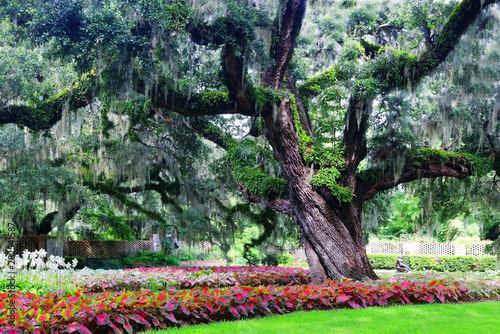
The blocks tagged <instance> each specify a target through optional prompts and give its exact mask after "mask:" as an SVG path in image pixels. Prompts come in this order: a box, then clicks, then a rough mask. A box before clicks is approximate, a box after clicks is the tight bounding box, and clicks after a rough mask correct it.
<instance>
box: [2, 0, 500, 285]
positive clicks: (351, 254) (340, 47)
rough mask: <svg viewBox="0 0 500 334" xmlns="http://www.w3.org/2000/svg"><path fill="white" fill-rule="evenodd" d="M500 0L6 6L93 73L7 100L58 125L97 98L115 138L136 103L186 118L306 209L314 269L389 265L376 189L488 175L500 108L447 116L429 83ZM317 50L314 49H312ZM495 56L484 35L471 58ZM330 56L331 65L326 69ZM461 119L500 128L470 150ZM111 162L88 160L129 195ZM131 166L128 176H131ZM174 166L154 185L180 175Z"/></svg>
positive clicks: (43, 125) (263, 188)
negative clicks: (108, 167)
mask: <svg viewBox="0 0 500 334" xmlns="http://www.w3.org/2000/svg"><path fill="white" fill-rule="evenodd" d="M493 3H495V1H479V0H477V1H473V0H464V1H461V2H456V3H455V2H453V3H450V4H441V5H437V4H435V3H434V2H430V1H429V2H427V1H424V2H417V3H414V4H413V3H412V4H411V5H414V6H415V7H416V9H415V10H412V11H409V9H411V8H412V7H413V6H410V7H408V6H407V5H404V4H400V3H397V2H394V3H391V4H379V3H377V2H372V3H370V4H369V5H365V4H364V3H363V4H361V3H359V4H358V3H357V2H354V1H341V2H335V3H334V4H333V5H334V6H335V7H334V8H335V9H334V10H332V4H330V3H329V4H328V7H325V4H324V3H323V2H322V1H314V2H311V4H310V5H311V7H310V8H308V13H309V15H311V16H309V17H308V16H306V1H304V0H288V1H279V2H272V1H270V2H265V3H259V2H256V3H255V4H252V5H249V4H248V2H247V1H242V2H240V1H235V2H230V3H227V2H225V1H221V2H218V1H213V2H209V3H205V2H204V3H203V4H202V3H198V2H197V1H190V2H189V3H187V2H183V1H169V2H165V1H148V2H144V1H139V0H137V1H129V2H127V3H126V5H125V3H123V2H119V1H112V0H109V1H99V2H95V3H94V2H91V3H88V2H82V1H78V0H72V1H60V2H59V1H57V2H54V3H39V2H38V1H27V2H26V4H24V3H23V4H18V3H17V2H16V3H14V4H5V6H3V7H2V8H3V9H2V11H3V13H2V14H3V15H4V16H7V17H9V18H10V21H9V22H10V23H9V24H8V26H9V29H11V30H12V35H13V36H14V37H12V39H13V41H14V44H16V43H18V41H21V40H22V41H24V40H26V38H27V37H28V38H29V39H30V40H31V41H33V42H35V43H36V44H37V45H41V46H42V45H43V46H44V47H45V48H46V50H48V51H47V52H48V53H47V55H50V56H51V57H57V59H62V61H63V62H65V63H66V64H67V63H72V64H74V67H75V69H77V70H78V71H81V72H82V73H87V75H86V76H85V77H84V78H83V79H82V80H81V81H80V82H79V83H75V84H73V85H72V86H70V89H67V90H66V91H62V93H60V94H59V95H55V96H54V97H52V98H50V99H46V100H43V101H36V100H35V101H29V99H21V101H22V102H21V103H19V101H16V100H9V101H8V102H7V103H6V104H5V106H4V107H2V109H0V122H1V123H16V124H20V125H24V126H27V127H29V128H31V129H33V130H44V129H49V128H51V127H52V126H54V124H56V123H58V122H59V121H60V120H61V118H62V117H63V116H62V114H63V113H62V112H61V110H64V109H62V106H68V107H69V109H70V110H74V109H77V108H79V107H84V106H86V107H87V108H89V107H92V108H97V109H98V110H99V112H100V114H101V115H103V117H102V120H103V123H105V124H106V126H105V127H103V135H104V136H105V135H106V130H107V129H108V127H112V126H113V124H115V121H114V120H112V119H111V117H110V116H111V115H112V114H114V113H116V112H118V114H119V112H120V111H122V110H123V111H124V112H123V114H126V112H127V110H133V111H134V112H133V113H132V114H130V113H128V114H127V116H128V120H129V121H130V122H131V127H132V128H133V127H135V126H136V125H137V124H139V125H141V124H148V123H149V124H150V126H151V127H158V129H159V131H158V132H159V133H156V135H157V136H158V137H160V136H161V134H160V133H161V131H162V130H163V128H162V127H163V126H166V124H174V123H175V124H177V125H178V126H182V127H184V128H185V129H188V130H189V131H192V132H193V133H196V134H198V135H200V136H203V137H204V138H206V139H208V140H211V141H212V142H214V143H215V144H217V145H218V146H219V147H221V148H223V149H224V150H226V152H227V153H226V160H227V162H228V164H229V167H230V168H231V169H232V171H233V178H234V180H235V181H236V184H237V185H238V188H239V189H240V191H241V192H242V193H243V195H244V196H245V197H246V199H247V200H248V201H249V202H251V203H259V204H261V205H264V206H267V207H268V208H270V209H272V210H274V211H277V212H281V213H283V214H287V215H289V216H291V217H293V218H294V220H295V221H296V223H297V225H298V226H299V229H300V232H301V238H302V242H303V245H304V248H305V250H306V254H307V257H308V261H309V264H310V267H311V272H312V275H313V280H314V281H315V282H320V281H323V280H324V279H325V278H326V277H330V278H335V279H338V278H344V277H350V278H354V279H366V278H375V277H376V275H375V273H374V272H373V270H372V269H371V267H370V265H369V263H368V259H367V257H366V252H365V250H364V237H363V231H362V225H361V216H362V211H363V204H364V203H365V202H366V201H367V200H369V199H371V198H373V197H374V196H375V195H376V194H378V193H380V192H382V191H385V190H388V189H391V188H394V187H395V186H397V185H398V184H401V183H406V182H410V181H413V180H417V179H421V178H435V177H441V176H447V177H453V178H460V179H462V178H465V177H467V176H471V175H477V176H479V177H483V176H485V175H486V174H487V173H488V172H489V171H490V170H491V169H492V168H494V166H493V164H492V161H493V160H494V159H497V158H496V149H495V148H496V146H497V142H498V128H497V124H498V122H497V120H498V113H497V108H496V107H493V108H492V109H488V108H487V107H486V108H484V109H479V110H475V109H473V106H468V105H467V104H464V105H461V106H460V108H462V110H463V111H464V112H463V113H460V116H461V117H462V116H463V115H466V114H472V115H474V116H475V117H474V118H473V119H470V120H468V121H464V122H463V123H459V122H458V121H456V122H455V120H454V116H455V115H454V114H453V113H452V111H453V110H455V109H456V107H457V104H456V103H442V104H438V108H437V109H436V112H435V113H427V112H426V111H428V108H427V109H426V108H425V105H426V104H425V100H428V99H429V97H431V96H432V95H433V94H429V89H438V88H439V86H438V82H439V80H438V79H439V78H440V76H442V75H444V74H446V72H447V66H448V68H449V67H450V66H451V67H452V70H453V69H454V66H455V63H451V65H450V63H449V62H447V59H450V57H451V58H452V57H455V56H454V55H456V54H457V52H456V51H455V52H453V53H452V51H453V50H454V49H455V48H456V46H460V45H461V43H462V42H461V41H462V39H464V38H465V39H467V38H471V39H472V40H487V35H488V34H493V33H492V32H493V31H494V28H495V22H496V18H495V15H494V12H493V11H488V10H487V9H486V8H487V7H488V6H490V5H491V4H493ZM35 8H36V10H35ZM326 8H328V13H333V14H328V15H329V16H328V15H326V14H325V13H326V12H327V11H326ZM195 9H197V10H195ZM270 13H273V16H274V13H276V14H275V16H274V19H273V18H271V17H270V16H271V15H270ZM388 13H390V14H391V15H389V14H388ZM311 18H313V19H311ZM477 18H479V19H477ZM302 26H305V27H307V28H308V29H313V28H314V29H316V32H315V34H318V35H319V36H323V37H324V39H325V42H324V43H318V42H317V40H316V39H315V40H314V44H311V43H310V42H308V41H307V40H306V39H307V37H309V36H308V35H304V36H305V37H304V38H305V39H304V40H301V39H300V38H299V36H300V35H299V34H300V30H301V27H302ZM467 30H471V32H470V34H466V35H464V34H465V33H466V31H467ZM462 36H465V37H464V38H461V37H462ZM483 38H484V39H483ZM320 39H321V38H320ZM301 42H302V43H305V44H307V46H304V45H301V44H300V43H301ZM297 43H299V44H297ZM297 45H298V46H301V47H300V48H296V46H297ZM323 46H326V48H324V47H323ZM311 48H312V49H313V50H316V51H315V52H314V53H313V54H304V53H302V51H306V52H307V51H308V50H311ZM294 54H295V57H293V56H294ZM489 54H491V52H490V53H489V51H488V49H487V48H486V49H485V45H484V44H481V43H477V45H476V47H475V49H474V52H471V53H470V55H471V58H470V59H469V62H474V61H476V60H478V59H479V60H483V59H485V58H487V56H488V55H489ZM214 59H220V61H219V62H217V63H216V62H214ZM292 59H293V61H292ZM458 63H459V62H458V61H457V64H458ZM306 64H311V67H309V66H307V65H306ZM462 64H467V61H465V62H462V61H460V65H457V71H458V73H459V74H460V73H462V72H463V71H464V69H466V68H467V66H464V67H462ZM316 68H319V69H321V70H322V71H321V73H320V74H318V75H316V76H315V73H314V71H313V69H316ZM473 69H474V68H473ZM478 71H480V67H479V68H478ZM471 73H473V72H471ZM474 73H475V72H474ZM316 74H317V73H316ZM463 79H464V82H462V83H461V86H465V87H466V86H467V85H469V87H472V86H473V85H472V84H471V83H474V80H472V79H474V77H473V76H468V77H467V76H465V77H464V78H463ZM448 84H449V82H447V85H448ZM429 87H430V88H429ZM490 87H491V86H490ZM493 87H494V86H493ZM431 92H432V90H431ZM470 92H471V91H470V90H463V96H465V97H467V98H469V97H470V96H471V95H470ZM449 93H450V92H443V95H442V96H443V97H444V101H445V102H446V101H458V100H460V99H458V100H455V99H454V100H448V95H449ZM454 98H457V97H456V96H455V97H454ZM463 100H466V99H463ZM23 102H24V103H23ZM417 102H418V104H417ZM127 105H128V106H129V107H127ZM417 105H418V107H415V106H417ZM434 105H435V104H434V103H432V106H434ZM113 108H115V109H113ZM460 108H459V109H460ZM110 110H115V111H110ZM422 112H423V113H422ZM222 114H233V115H236V114H239V115H243V116H246V117H248V118H249V120H250V122H251V123H250V126H249V128H250V134H251V135H252V136H259V135H263V136H264V137H265V139H266V141H267V143H266V142H263V141H262V140H254V139H252V138H250V137H248V138H242V135H241V133H240V134H239V136H237V135H235V133H234V132H232V131H231V129H230V128H229V129H228V128H224V126H223V125H224V124H225V122H224V118H221V117H220V116H218V115H222ZM425 114H430V116H433V114H435V115H441V123H438V124H439V125H438V126H434V127H435V128H439V129H440V131H437V132H436V131H434V132H426V131H425V130H423V131H416V130H417V129H418V126H419V125H422V126H421V127H420V128H421V129H429V128H432V127H433V125H435V124H436V123H435V122H436V120H435V119H432V118H431V119H429V118H426V117H429V115H427V116H426V115H425ZM461 119H462V118H461ZM116 121H120V120H119V119H117V120H116ZM161 122H163V124H162V125H160V124H159V123H161ZM479 122H482V124H480V125H481V126H478V124H479ZM155 124H157V125H155ZM462 127H464V128H466V129H468V128H469V127H470V128H471V130H470V131H468V132H467V135H468V136H469V137H470V138H471V139H472V138H473V137H474V136H476V138H479V137H480V134H482V136H483V138H488V145H487V146H485V145H483V143H482V142H481V141H479V142H477V145H475V147H476V149H475V150H473V149H471V147H467V145H466V144H468V143H465V141H464V137H462V138H460V137H461V136H462V134H464V133H465V131H464V130H463V129H462V130H459V129H461V128H462ZM134 138H137V137H134ZM149 138H151V137H149ZM456 138H457V140H456V141H455V139H456ZM138 140H139V141H142V142H143V143H145V144H148V142H147V141H145V140H141V137H140V136H138ZM471 142H472V140H471ZM474 142H476V141H474ZM150 146H151V145H150ZM270 148H271V149H272V157H271V156H270V155H269V154H267V153H266V152H270ZM453 150H457V152H453ZM488 156H490V159H488V158H487V157H488ZM273 158H274V159H273ZM120 166H121V167H123V164H122V163H119V164H118V165H117V167H118V170H119V167H120ZM133 167H139V166H133V164H132V169H134V168H133ZM141 167H142V166H141ZM82 170H83V169H82ZM150 170H153V169H150ZM87 171H88V169H87ZM103 174H104V176H105V173H99V174H94V173H92V174H91V173H89V172H86V173H85V175H84V180H86V181H85V182H86V185H87V186H89V187H92V184H93V183H95V184H96V185H95V188H96V190H99V191H101V192H105V193H108V194H111V193H113V194H114V195H115V196H116V197H117V198H120V197H121V201H122V202H123V203H127V201H128V199H127V198H126V197H123V196H120V195H119V193H117V189H121V190H124V189H122V188H117V186H120V183H116V182H115V183H114V184H108V183H106V182H101V181H105V179H102V175H103ZM138 174H139V173H138ZM138 174H137V175H138ZM140 174H141V175H148V173H140ZM122 175H123V174H122ZM132 175H133V173H132V174H130V175H129V176H128V177H126V178H122V179H121V180H119V181H120V182H122V183H123V184H124V185H126V186H127V187H129V188H132V187H133V186H134V185H135V183H134V182H135V181H134V180H135V179H136V178H131V177H130V176H132ZM162 175H163V177H162V178H161V180H158V179H157V180H155V182H154V183H155V186H157V185H158V184H162V182H166V180H167V179H168V178H167V175H164V174H162ZM151 179H154V178H151ZM115 180H116V179H115ZM143 184H144V182H143ZM121 193H123V192H121ZM164 194H166V193H164ZM128 203H129V204H131V203H130V202H128ZM265 212H266V210H265V209H263V210H262V211H261V214H265ZM157 218H158V220H159V219H160V217H157Z"/></svg>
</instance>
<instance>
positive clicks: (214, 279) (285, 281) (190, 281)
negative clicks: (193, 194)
mask: <svg viewBox="0 0 500 334" xmlns="http://www.w3.org/2000/svg"><path fill="white" fill-rule="evenodd" d="M75 282H77V283H76V284H77V286H78V287H80V288H81V289H83V290H84V291H87V292H104V291H122V290H140V289H151V290H162V289H166V288H169V287H174V288H176V289H190V288H194V287H210V288H215V287H227V286H258V285H294V284H307V283H310V276H309V271H308V270H305V269H301V268H282V267H212V268H200V267H186V268H184V267H181V268H170V267H169V268H136V269H127V270H125V271H122V270H113V271H100V272H99V271H98V272H96V271H81V272H79V273H78V274H77V275H76V276H75Z"/></svg>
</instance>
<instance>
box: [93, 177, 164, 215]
mask: <svg viewBox="0 0 500 334" xmlns="http://www.w3.org/2000/svg"><path fill="white" fill-rule="evenodd" d="M84 185H85V186H87V187H89V188H90V189H92V190H95V191H99V192H101V193H103V194H106V195H109V196H111V197H113V198H116V199H117V200H118V201H119V202H120V203H122V204H123V205H124V206H126V207H127V208H130V209H134V210H137V211H138V212H141V213H143V214H145V215H146V216H147V217H149V218H151V219H153V220H156V221H157V222H159V223H160V224H161V225H167V224H168V223H167V221H166V220H165V218H164V217H163V215H161V214H160V213H158V212H155V211H151V210H148V209H146V208H143V207H142V206H141V205H139V203H137V202H135V201H132V200H131V199H129V198H128V197H127V194H126V193H123V192H121V191H119V189H117V188H115V187H113V186H111V185H109V184H107V183H103V182H92V181H84Z"/></svg>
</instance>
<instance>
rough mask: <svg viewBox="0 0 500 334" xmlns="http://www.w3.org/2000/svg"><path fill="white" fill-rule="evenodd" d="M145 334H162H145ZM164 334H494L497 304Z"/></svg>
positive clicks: (321, 316) (330, 315)
mask: <svg viewBox="0 0 500 334" xmlns="http://www.w3.org/2000/svg"><path fill="white" fill-rule="evenodd" d="M145 333H149V334H153V333H155V334H159V333H167V331H149V332H145ZM168 333H179V334H184V333H189V334H193V333H203V334H210V333H214V334H220V333H231V334H238V333H245V334H247V333H252V334H259V333H262V334H279V333H283V334H298V333H307V334H322V333H356V334H363V333H384V334H388V333H412V334H417V333H426V334H428V333H439V334H450V333H474V334H478V333H489V334H491V333H500V302H484V303H474V304H447V305H442V304H430V305H408V306H394V307H385V308H380V307H373V308H368V309H362V310H353V309H341V310H334V311H315V312H297V313H293V314H287V315H282V316H273V317H266V318H259V319H253V320H241V321H235V322H223V323H214V324H210V325H199V326H186V327H182V328H179V329H169V330H168Z"/></svg>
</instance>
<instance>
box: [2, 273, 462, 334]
mask: <svg viewBox="0 0 500 334" xmlns="http://www.w3.org/2000/svg"><path fill="white" fill-rule="evenodd" d="M470 298H471V297H470V296H469V294H468V289H467V288H466V287H465V286H463V285H461V284H459V283H458V282H453V283H447V282H444V281H438V280H435V281H431V282H430V283H421V282H409V281H403V282H391V283H389V284H383V283H381V282H380V281H373V282H367V283H356V282H352V281H349V280H343V281H329V282H327V283H325V284H323V285H312V284H309V285H293V286H286V287H273V286H258V287H228V288H223V289H208V288H206V287H205V288H201V287H197V288H194V289H192V290H180V291H160V292H152V291H150V290H142V291H137V292H131V291H123V292H114V293H112V292H106V293H83V292H81V291H77V292H76V293H75V294H72V295H62V294H57V293H48V294H46V295H35V294H30V293H27V294H25V295H21V293H17V294H16V295H15V296H14V297H13V298H12V299H11V297H10V296H8V295H7V294H6V293H5V294H0V300H1V302H0V328H3V329H2V331H1V333H93V334H96V333H109V332H111V333H133V332H137V331H141V330H146V329H151V328H166V327H171V326H180V325H188V324H197V323H207V322H212V321H220V320H233V319H238V318H241V317H245V318H252V317H255V316H261V315H269V314H279V313H286V312H292V311H297V310H320V309H323V310H325V309H334V308H344V307H351V308H364V307H368V306H385V305H389V304H409V303H432V302H445V301H450V302H454V301H459V300H468V299H470ZM11 300H12V301H13V302H14V305H15V308H16V314H15V315H16V325H15V326H12V325H9V319H8V318H7V307H8V305H10V303H11Z"/></svg>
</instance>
